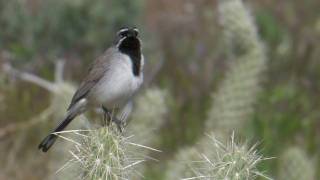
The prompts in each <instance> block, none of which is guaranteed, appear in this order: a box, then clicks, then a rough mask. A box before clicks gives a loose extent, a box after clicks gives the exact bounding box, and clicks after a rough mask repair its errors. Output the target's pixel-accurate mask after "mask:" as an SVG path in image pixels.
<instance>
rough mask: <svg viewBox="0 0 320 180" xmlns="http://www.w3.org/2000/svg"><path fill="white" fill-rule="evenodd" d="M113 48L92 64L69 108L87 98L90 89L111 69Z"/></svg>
mask: <svg viewBox="0 0 320 180" xmlns="http://www.w3.org/2000/svg"><path fill="white" fill-rule="evenodd" d="M112 53H113V48H110V49H108V50H107V51H106V52H105V53H104V55H102V56H100V57H99V58H97V59H96V60H95V61H94V62H93V63H92V64H91V66H90V68H89V73H88V75H87V76H86V77H85V78H84V80H83V81H82V83H81V84H80V87H79V88H78V90H77V91H76V93H75V94H74V95H73V97H72V100H71V103H70V105H69V107H68V110H70V109H71V108H72V106H73V105H75V104H76V103H77V102H78V101H79V100H81V99H82V98H85V97H86V96H87V95H88V93H89V92H90V90H91V89H92V88H93V87H94V86H95V85H96V84H97V83H98V82H99V80H100V79H101V78H102V77H103V75H104V74H105V72H106V71H108V69H109V65H110V60H111V58H112V57H111V56H112Z"/></svg>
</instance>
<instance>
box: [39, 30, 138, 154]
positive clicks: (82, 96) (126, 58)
mask: <svg viewBox="0 0 320 180" xmlns="http://www.w3.org/2000/svg"><path fill="white" fill-rule="evenodd" d="M143 66H144V56H143V54H142V48H141V40H140V35H139V30H138V28H136V27H123V28H120V29H119V30H118V31H117V33H116V37H115V39H114V41H113V43H112V45H111V47H109V48H108V49H107V50H106V51H105V52H104V53H103V54H102V55H101V56H99V57H98V58H97V59H95V60H94V61H93V62H92V64H91V66H90V67H89V69H88V73H87V75H86V76H85V78H84V79H83V80H82V82H81V83H80V86H79V88H78V89H77V90H76V92H75V94H74V95H73V97H72V99H71V103H70V105H69V107H68V109H67V112H66V114H65V116H64V118H63V120H62V121H61V122H60V124H59V125H58V126H57V127H56V128H55V129H54V130H53V131H52V132H51V133H50V134H49V135H48V136H46V137H45V138H44V139H43V140H42V141H41V143H40V144H39V146H38V148H39V149H40V150H42V151H43V152H47V151H48V150H49V149H50V147H51V146H52V145H53V144H54V143H55V141H56V140H57V138H58V136H57V133H58V132H60V131H63V130H64V129H65V127H66V126H67V125H68V124H69V123H70V122H71V121H72V120H73V119H74V118H75V117H77V116H78V115H80V114H83V113H84V112H86V111H88V110H89V109H93V108H97V107H98V108H101V109H102V110H103V115H104V116H103V119H104V121H105V124H106V125H108V126H109V124H110V121H112V122H114V123H115V124H116V125H117V127H118V129H119V131H120V132H121V131H122V125H123V122H122V121H121V120H119V119H117V118H116V117H112V113H111V110H112V109H115V108H116V109H121V108H123V107H125V105H126V104H127V103H128V102H130V101H131V99H132V98H133V97H134V95H135V94H136V93H137V92H138V90H139V89H140V87H141V85H142V83H143Z"/></svg>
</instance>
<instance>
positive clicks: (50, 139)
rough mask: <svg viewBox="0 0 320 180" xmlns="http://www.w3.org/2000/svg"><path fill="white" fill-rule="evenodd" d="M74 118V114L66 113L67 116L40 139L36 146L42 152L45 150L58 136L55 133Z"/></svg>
mask: <svg viewBox="0 0 320 180" xmlns="http://www.w3.org/2000/svg"><path fill="white" fill-rule="evenodd" d="M74 118H75V116H72V115H67V117H66V118H65V119H64V120H63V121H62V122H61V123H60V124H59V125H58V127H57V128H56V129H55V130H54V131H53V132H52V133H51V134H49V135H48V136H47V137H45V138H44V139H43V140H42V141H41V143H40V144H39V146H38V148H39V149H40V150H42V151H43V152H47V151H48V150H49V149H50V147H51V146H52V145H53V144H54V143H55V141H56V140H57V138H58V136H57V135H56V134H55V133H57V132H60V131H62V130H63V129H64V128H65V127H66V126H67V125H68V124H69V123H70V122H71V121H72V120H73V119H74Z"/></svg>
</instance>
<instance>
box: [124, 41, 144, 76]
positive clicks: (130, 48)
mask: <svg viewBox="0 0 320 180" xmlns="http://www.w3.org/2000/svg"><path fill="white" fill-rule="evenodd" d="M119 51H120V52H122V53H124V54H126V55H128V56H129V57H130V59H131V61H132V64H133V66H132V71H133V74H134V75H135V76H139V75H140V71H141V69H140V64H141V48H140V41H139V39H137V38H135V37H127V38H126V39H124V40H123V41H122V42H121V44H120V45H119Z"/></svg>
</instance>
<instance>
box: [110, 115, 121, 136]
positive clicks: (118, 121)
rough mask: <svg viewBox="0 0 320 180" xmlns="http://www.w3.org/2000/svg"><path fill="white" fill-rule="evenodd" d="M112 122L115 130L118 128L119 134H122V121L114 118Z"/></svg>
mask: <svg viewBox="0 0 320 180" xmlns="http://www.w3.org/2000/svg"><path fill="white" fill-rule="evenodd" d="M112 122H114V123H115V124H116V125H117V128H118V130H119V132H120V133H122V131H123V123H122V121H121V120H119V119H118V118H116V117H113V118H112Z"/></svg>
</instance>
